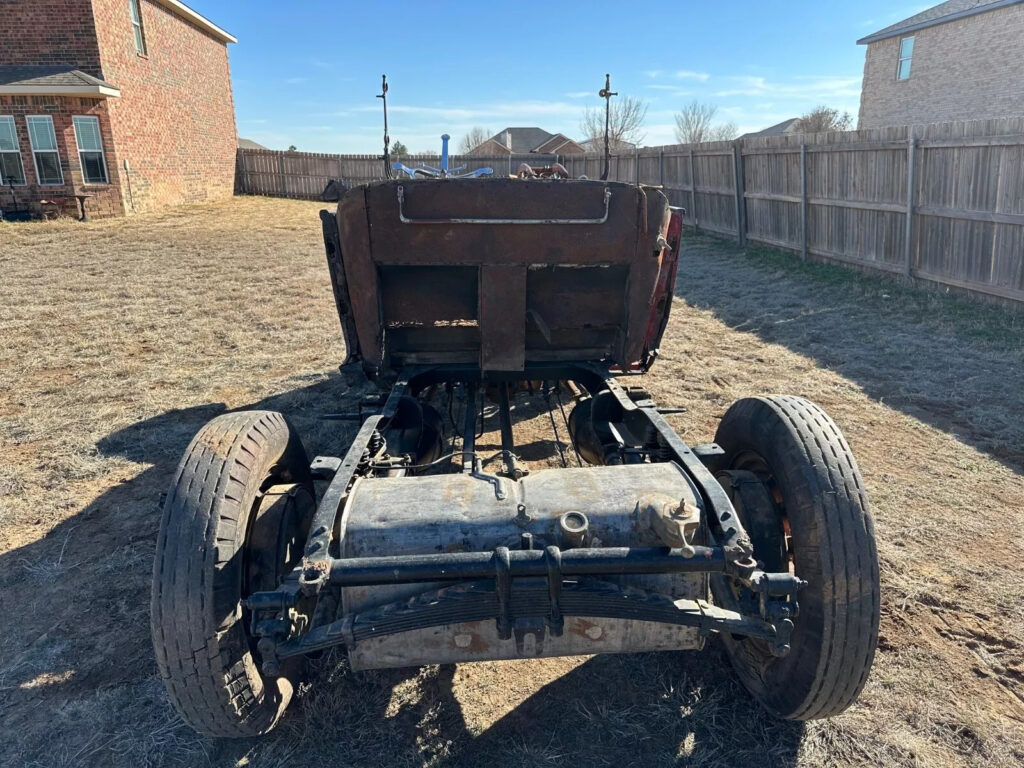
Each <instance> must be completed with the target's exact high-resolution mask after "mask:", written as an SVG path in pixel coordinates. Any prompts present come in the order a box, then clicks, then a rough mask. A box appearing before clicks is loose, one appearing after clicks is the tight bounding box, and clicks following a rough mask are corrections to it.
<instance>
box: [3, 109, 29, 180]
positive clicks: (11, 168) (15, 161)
mask: <svg viewBox="0 0 1024 768" xmlns="http://www.w3.org/2000/svg"><path fill="white" fill-rule="evenodd" d="M24 183H25V166H24V165H22V163H21V147H20V146H19V144H18V132H17V131H16V130H15V128H14V118H13V117H0V185H7V184H17V185H18V186H21V185H22V184H24Z"/></svg>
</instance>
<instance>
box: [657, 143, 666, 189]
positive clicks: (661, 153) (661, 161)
mask: <svg viewBox="0 0 1024 768" xmlns="http://www.w3.org/2000/svg"><path fill="white" fill-rule="evenodd" d="M658 186H659V187H664V186H665V150H664V149H661V150H658Z"/></svg>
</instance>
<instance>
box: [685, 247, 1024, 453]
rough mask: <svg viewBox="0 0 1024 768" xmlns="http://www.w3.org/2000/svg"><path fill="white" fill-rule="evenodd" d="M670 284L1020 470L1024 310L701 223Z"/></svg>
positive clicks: (735, 323) (736, 324) (691, 300)
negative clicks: (748, 241)
mask: <svg viewBox="0 0 1024 768" xmlns="http://www.w3.org/2000/svg"><path fill="white" fill-rule="evenodd" d="M675 295H676V296H677V297H678V298H680V299H683V300H685V301H686V302H687V303H688V304H690V305H691V306H693V307H696V308H697V309H703V310H708V311H711V312H712V313H714V315H715V316H716V317H718V318H719V319H720V320H721V321H722V322H723V323H725V324H726V325H727V326H729V327H730V328H732V329H733V330H736V331H741V332H746V333H753V334H756V335H757V336H758V337H759V338H760V339H761V340H763V341H765V342H768V343H771V344H780V345H783V346H785V347H787V348H789V349H790V350H792V351H794V352H797V353H799V354H801V355H805V356H807V357H810V358H813V359H814V360H815V361H816V362H817V363H818V365H819V366H821V367H822V368H827V369H830V370H832V371H835V372H836V373H838V374H840V375H841V376H844V377H845V378H847V379H849V380H850V381H852V382H854V383H856V384H857V385H859V386H860V387H861V388H862V389H863V391H864V392H865V393H866V394H867V395H868V396H869V397H871V398H872V399H874V400H877V401H880V402H884V403H885V404H886V405H887V406H889V407H892V408H896V409H898V410H900V411H902V412H904V413H906V414H907V415H909V416H912V417H914V418H916V419H918V420H920V421H922V422H925V423H927V424H930V425H932V426H934V427H936V428H938V429H941V430H943V431H946V432H948V433H950V434H952V435H954V436H955V437H956V438H957V439H959V440H960V441H962V442H964V443H967V444H969V445H971V446H973V447H975V448H977V449H978V450H981V451H984V452H985V453H987V454H989V455H991V456H992V457H993V458H995V459H997V460H999V461H1001V462H1002V463H1004V464H1005V465H1006V466H1008V467H1010V468H1011V469H1013V470H1014V471H1016V472H1018V473H1024V422H1022V421H1021V419H1020V412H1021V410H1022V409H1024V384H1022V381H1024V376H1022V372H1024V312H1019V311H1014V310H1012V309H1003V308H1000V307H995V306H990V305H985V304H982V303H980V302H979V301H977V300H972V299H968V298H964V297H959V296H954V295H948V294H942V293H939V292H938V291H936V290H930V289H928V288H925V287H908V286H903V285H900V284H898V282H897V280H896V279H895V278H886V277H879V276H873V275H872V276H869V275H864V274H862V273H859V272H856V271H854V270H852V269H848V268H844V267H839V266H836V265H829V264H818V263H808V264H802V263H801V262H800V260H799V257H797V256H794V255H792V254H788V253H783V252H781V251H777V250H774V249H767V248H751V249H748V251H747V252H746V254H744V252H743V251H742V250H741V249H740V248H739V247H738V246H737V245H736V244H735V243H732V242H730V241H728V240H725V239H722V238H718V237H712V236H708V235H701V234H697V235H692V234H691V235H689V236H688V245H687V247H686V248H685V249H684V251H683V255H682V260H681V262H680V267H679V276H678V278H677V280H676V289H675Z"/></svg>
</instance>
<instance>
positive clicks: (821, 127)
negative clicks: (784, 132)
mask: <svg viewBox="0 0 1024 768" xmlns="http://www.w3.org/2000/svg"><path fill="white" fill-rule="evenodd" d="M852 127H853V117H851V116H850V113H849V112H840V111H839V110H838V109H832V108H831V107H826V106H821V107H815V108H814V109H812V110H811V111H810V112H808V113H807V114H806V115H804V116H803V117H801V118H800V119H799V120H797V121H796V123H794V124H793V131H794V132H795V133H822V132H824V131H848V130H850V128H852Z"/></svg>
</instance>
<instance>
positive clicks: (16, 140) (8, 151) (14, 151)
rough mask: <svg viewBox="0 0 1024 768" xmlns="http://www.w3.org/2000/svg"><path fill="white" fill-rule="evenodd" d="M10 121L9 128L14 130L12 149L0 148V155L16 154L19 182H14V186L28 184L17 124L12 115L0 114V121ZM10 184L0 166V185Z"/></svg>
mask: <svg viewBox="0 0 1024 768" xmlns="http://www.w3.org/2000/svg"><path fill="white" fill-rule="evenodd" d="M8 120H10V121H11V128H12V129H13V131H14V149H0V155H16V156H17V158H18V165H20V166H21V182H20V183H18V182H15V183H14V186H16V187H25V186H28V177H27V176H26V175H25V158H23V157H22V156H21V139H19V138H18V126H17V125H16V124H15V122H14V117H13V116H11V115H0V121H3V122H6V121H8ZM10 185H11V181H10V180H9V179H8V178H7V177H6V176H4V174H3V167H2V166H0V187H7V186H10Z"/></svg>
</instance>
